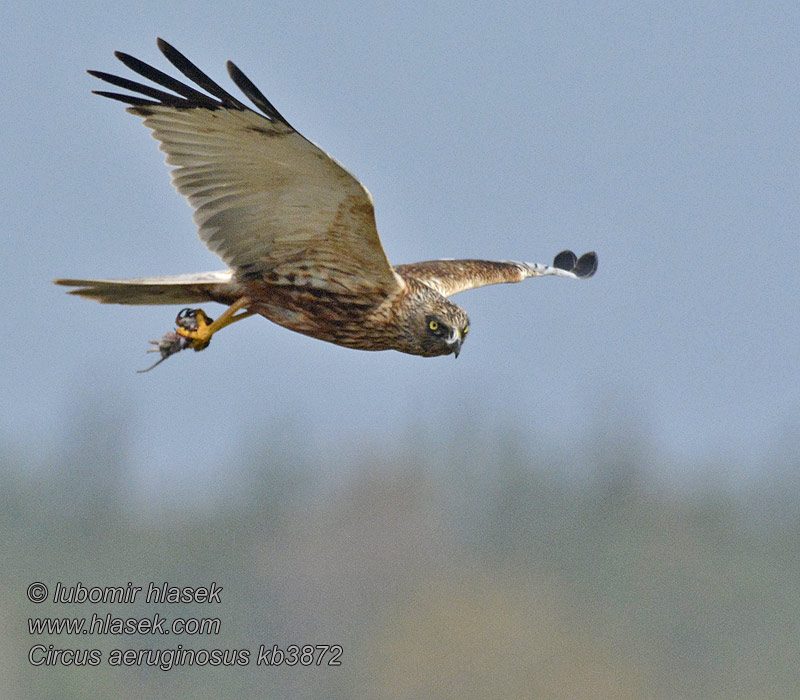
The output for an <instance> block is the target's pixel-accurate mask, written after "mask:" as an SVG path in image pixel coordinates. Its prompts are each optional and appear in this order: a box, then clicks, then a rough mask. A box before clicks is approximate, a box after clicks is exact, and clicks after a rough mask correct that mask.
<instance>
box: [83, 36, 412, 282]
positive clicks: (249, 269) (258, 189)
mask: <svg viewBox="0 0 800 700" xmlns="http://www.w3.org/2000/svg"><path fill="white" fill-rule="evenodd" d="M158 47H159V48H160V49H161V51H162V53H163V54H164V55H165V56H166V57H167V59H169V61H170V62H171V63H172V64H173V65H174V66H175V67H176V68H177V69H178V70H179V71H180V72H181V73H183V75H184V76H186V77H187V78H188V79H189V80H191V81H192V82H194V83H195V84H196V85H197V86H198V87H200V88H202V89H203V90H205V91H206V92H207V93H209V94H205V93H204V92H200V91H199V90H196V89H195V88H193V87H190V86H189V85H186V84H184V83H182V82H180V81H179V80H176V79H175V78H172V77H171V76H169V75H167V74H166V73H163V72H161V71H160V70H157V69H156V68H153V67H151V66H149V65H147V64H146V63H143V62H142V61H140V60H139V59H136V58H134V57H133V56H129V55H128V54H124V53H121V52H116V53H115V55H116V57H117V58H119V60H120V61H122V62H123V63H124V64H125V65H126V66H127V67H128V68H130V69H131V70H133V71H135V72H136V73H138V74H139V75H141V76H143V77H145V78H147V79H148V80H150V81H152V82H153V83H156V84H157V85H159V86H160V87H162V88H166V89H167V90H170V91H171V92H166V91H165V90H162V89H159V88H155V87H153V86H151V85H144V84H142V83H138V82H135V81H133V80H129V79H127V78H121V77H118V76H115V75H110V74H108V73H102V72H99V71H89V73H90V74H92V75H93V76H95V77H97V78H100V79H101V80H104V81H106V82H108V83H111V84H112V85H115V86H117V87H120V88H123V89H125V90H129V91H132V92H135V93H138V95H125V94H121V93H116V92H105V91H97V94H99V95H103V96H104V97H110V98H112V99H115V100H120V101H121V102H125V103H126V104H129V105H131V106H130V107H128V110H127V111H128V112H130V113H131V114H135V115H137V116H140V117H143V118H144V124H145V126H147V127H149V128H150V129H152V130H153V136H154V137H155V138H156V139H158V140H159V141H160V142H161V146H160V148H161V150H162V151H164V152H165V153H166V154H167V158H166V162H167V164H168V165H173V166H175V169H174V170H172V172H171V176H172V182H173V184H174V186H175V188H176V189H177V190H178V192H180V193H181V194H182V195H184V196H185V197H186V198H187V199H188V200H189V203H190V204H191V205H192V207H194V209H195V213H194V220H195V223H196V224H197V225H198V227H199V235H200V238H201V239H202V240H203V241H204V242H205V244H206V245H207V246H208V247H209V248H210V249H211V250H212V251H213V252H215V253H217V255H219V256H220V257H221V258H222V259H223V260H224V261H225V262H226V263H227V264H228V265H229V266H230V267H231V268H232V269H233V270H234V271H235V272H236V273H238V275H239V276H240V277H243V278H248V279H257V278H259V277H261V276H262V275H269V276H271V277H272V278H273V279H289V280H293V282H292V283H294V284H303V283H304V280H305V283H306V284H312V285H314V286H317V287H328V288H330V289H331V290H332V291H337V292H351V293H352V292H357V291H361V290H372V291H374V290H376V289H381V290H391V289H392V288H396V287H397V286H398V285H402V284H403V283H402V280H400V279H399V278H398V277H397V275H395V273H394V272H393V270H392V267H391V265H390V264H389V261H388V260H387V258H386V254H385V252H384V250H383V247H382V246H381V242H380V239H379V238H378V232H377V229H376V226H375V214H374V210H373V206H372V198H371V196H370V194H369V192H368V191H367V190H366V188H365V187H364V186H363V185H362V184H361V183H360V182H358V180H356V178H355V177H353V175H351V174H350V173H349V172H348V171H347V170H345V169H344V168H343V167H342V166H341V165H339V164H338V163H337V162H336V161H335V160H334V159H333V158H331V157H330V156H329V155H328V154H327V153H325V152H324V151H323V150H321V149H320V148H318V147H317V146H316V145H314V144H313V143H311V141H308V140H307V139H305V138H304V137H303V136H301V135H300V134H299V133H297V132H296V131H295V130H294V129H293V128H292V127H291V126H290V124H289V123H288V122H287V121H286V119H284V118H283V116H281V114H280V113H279V112H278V111H277V110H276V109H275V108H274V107H273V106H272V104H270V102H269V100H267V98H266V97H264V95H263V94H262V93H261V91H260V90H259V89H258V88H257V87H256V86H255V85H254V84H253V83H252V82H251V81H250V80H249V78H247V77H246V76H245V75H244V73H242V72H241V71H240V70H239V69H238V68H237V67H236V66H235V65H234V64H233V63H231V62H230V61H229V62H228V64H227V67H228V73H229V74H230V77H231V78H232V80H233V81H234V83H236V85H237V86H238V87H239V88H240V89H241V91H242V92H243V93H244V94H245V95H246V96H247V97H248V98H249V99H250V101H251V102H252V103H253V104H254V105H255V106H256V107H257V108H258V109H259V110H260V111H261V113H259V112H256V111H254V110H253V109H250V108H249V107H247V106H246V105H245V104H243V103H242V102H240V101H239V100H238V99H237V98H236V97H234V96H233V95H230V94H229V93H228V92H226V91H225V90H224V89H223V88H221V87H220V86H219V85H217V84H216V83H215V82H214V81H213V80H211V78H209V77H208V76H207V75H206V74H205V73H203V72H202V71H201V70H200V69H199V68H197V67H196V66H195V65H194V64H192V63H191V62H190V61H189V60H188V59H186V58H185V57H184V56H183V55H182V54H181V53H179V52H178V51H177V50H176V49H175V48H173V47H172V46H170V45H169V44H168V43H167V42H165V41H163V40H162V39H159V40H158ZM173 93H175V94H173ZM209 95H210V96H209Z"/></svg>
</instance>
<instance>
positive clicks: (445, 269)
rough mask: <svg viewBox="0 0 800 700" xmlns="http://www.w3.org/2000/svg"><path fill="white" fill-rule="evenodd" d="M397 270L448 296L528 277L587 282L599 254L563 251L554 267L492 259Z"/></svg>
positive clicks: (423, 264) (440, 262)
mask: <svg viewBox="0 0 800 700" xmlns="http://www.w3.org/2000/svg"><path fill="white" fill-rule="evenodd" d="M394 269H395V270H396V271H397V273H398V274H399V275H401V276H402V277H413V278H414V279H417V280H419V281H420V282H422V283H424V284H427V285H428V286H429V287H432V288H433V289H435V290H436V291H437V292H439V293H440V294H442V295H444V296H446V297H449V296H451V295H453V294H457V293H458V292H463V291H465V290H467V289H474V288H475V287H485V286H486V285H488V284H503V283H506V282H522V280H524V279H528V277H541V276H544V275H556V276H558V277H572V278H573V279H586V278H587V277H591V276H592V275H593V274H594V273H595V272H596V271H597V253H585V254H584V255H581V257H580V258H578V257H577V256H576V255H575V253H573V252H572V251H571V250H564V251H562V252H560V253H559V254H558V255H556V257H555V259H554V260H553V264H552V265H542V264H540V263H526V262H508V261H492V260H429V261H427V262H418V263H410V264H409V265H396V266H395V268H394Z"/></svg>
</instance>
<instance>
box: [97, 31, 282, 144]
mask: <svg viewBox="0 0 800 700" xmlns="http://www.w3.org/2000/svg"><path fill="white" fill-rule="evenodd" d="M156 43H157V45H158V48H159V50H160V51H161V52H162V53H163V54H164V56H165V57H166V58H167V60H168V61H169V62H170V63H171V64H172V65H173V66H175V68H177V69H178V70H179V71H180V72H181V73H182V74H183V75H184V76H186V77H187V78H188V79H189V80H191V81H192V82H194V83H195V84H196V85H197V86H198V87H201V88H203V89H204V90H206V91H207V92H208V93H210V95H207V94H206V93H204V92H200V91H199V90H196V89H195V88H193V87H190V86H189V85H187V84H185V83H183V82H181V81H180V80H178V79H176V78H173V77H172V76H171V75H168V74H167V73H164V72H163V71H161V70H159V69H158V68H154V67H153V66H151V65H148V64H147V63H145V62H144V61H141V60H140V59H138V58H136V57H135V56H131V55H130V54H127V53H125V52H124V51H115V52H114V56H116V58H117V59H119V60H120V61H121V62H122V63H123V64H124V65H125V66H126V67H128V68H129V69H130V70H132V71H133V72H134V73H137V74H138V75H141V76H142V77H144V78H146V79H147V80H150V81H152V82H154V83H156V84H157V85H159V86H161V87H162V88H166V89H167V90H170V91H171V92H164V91H163V90H159V89H158V88H155V87H151V86H150V85H145V84H143V83H139V82H136V81H134V80H129V79H128V78H122V77H120V76H116V75H112V74H111V73H105V72H103V71H97V70H89V71H87V72H88V73H89V75H91V76H93V77H95V78H98V79H100V80H103V81H105V82H107V83H110V84H112V85H115V86H116V87H120V88H123V89H124V90H130V91H131V92H134V93H139V94H138V95H125V94H122V93H118V92H108V91H105V90H93V91H92V92H94V94H96V95H101V96H102V97H108V98H110V99H112V100H118V101H120V102H124V103H126V104H128V105H131V106H133V107H134V108H141V111H136V113H137V114H140V115H147V114H152V110H147V108H148V107H158V106H166V107H173V108H175V109H195V108H204V109H212V110H215V109H222V108H225V109H235V110H242V111H245V110H246V111H250V112H251V111H252V110H251V108H250V107H248V106H247V105H245V104H244V103H243V102H241V101H240V100H238V99H237V98H236V97H234V96H233V95H231V94H230V93H229V92H227V91H226V90H224V89H223V88H222V87H220V86H219V85H218V84H217V83H216V82H214V81H213V80H212V79H211V78H210V77H209V76H208V75H206V74H205V73H204V72H203V71H201V70H200V69H199V68H198V67H197V66H196V65H195V64H194V63H192V62H191V61H190V60H189V59H188V58H186V56H184V55H183V54H182V53H181V52H180V51H178V50H177V49H176V48H175V47H174V46H172V44H170V43H169V42H167V41H165V40H164V39H162V38H160V37H159V38H158V39H157V40H156ZM227 66H228V73H229V74H230V76H231V79H232V80H233V82H234V83H235V84H236V85H237V87H239V89H241V90H242V92H243V93H244V94H245V96H247V98H248V99H250V100H251V101H252V102H253V104H254V105H255V106H256V107H257V108H258V109H259V110H261V112H262V115H261V116H264V117H266V118H267V119H269V120H270V121H273V122H280V123H282V124H284V125H286V126H287V127H288V128H290V129H292V126H291V125H290V124H289V122H287V121H286V119H285V118H284V117H283V115H282V114H281V113H280V112H278V110H277V109H275V107H274V106H273V104H272V103H271V102H270V101H269V100H268V99H267V98H266V97H265V96H264V94H263V93H262V92H261V91H260V90H259V89H258V88H257V87H256V86H255V85H254V84H253V82H252V81H251V80H250V79H249V78H248V77H247V76H246V75H245V74H244V73H243V72H242V71H241V70H240V69H239V68H238V67H237V66H236V65H235V64H233V63H232V62H231V61H228V64H227ZM173 93H175V94H173ZM148 98H149V99H148Z"/></svg>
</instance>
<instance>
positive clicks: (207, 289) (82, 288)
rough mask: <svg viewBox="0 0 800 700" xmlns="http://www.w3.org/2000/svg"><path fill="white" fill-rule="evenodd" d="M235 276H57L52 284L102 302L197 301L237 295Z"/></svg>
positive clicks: (150, 302)
mask: <svg viewBox="0 0 800 700" xmlns="http://www.w3.org/2000/svg"><path fill="white" fill-rule="evenodd" d="M232 276H233V273H231V271H230V270H223V271H220V272H193V273H189V274H186V275H171V276H168V277H140V278H137V279H121V280H115V279H111V280H103V279H100V280H78V279H57V280H53V283H54V284H62V285H64V286H65V287H76V289H73V290H72V291H70V292H69V293H70V294H77V295H78V296H80V297H86V298H87V299H94V300H95V301H99V302H100V303H101V304H143V305H147V304H195V303H199V302H204V301H209V300H212V301H225V300H226V298H227V297H232V296H234V294H233V287H234V283H233V282H232Z"/></svg>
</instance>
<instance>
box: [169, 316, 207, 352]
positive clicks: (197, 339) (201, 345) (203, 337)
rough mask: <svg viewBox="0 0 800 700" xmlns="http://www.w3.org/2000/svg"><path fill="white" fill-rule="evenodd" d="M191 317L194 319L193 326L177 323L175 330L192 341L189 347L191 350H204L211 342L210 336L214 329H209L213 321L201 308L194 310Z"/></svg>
mask: <svg viewBox="0 0 800 700" xmlns="http://www.w3.org/2000/svg"><path fill="white" fill-rule="evenodd" d="M192 318H193V320H194V323H193V324H192V325H193V326H195V327H194V328H191V329H190V328H186V327H185V326H184V325H183V324H181V323H178V327H177V328H176V329H175V331H176V332H177V333H178V335H182V336H183V337H184V338H188V339H189V340H191V341H192V342H191V343H190V344H189V347H191V348H192V349H193V350H195V351H199V350H205V349H206V348H207V347H208V345H209V343H210V342H211V336H212V335H214V331H213V330H212V329H211V324H212V323H213V321H212V320H211V319H210V318H209V317H208V316H206V314H205V312H204V311H203V310H202V309H197V310H196V311H194V313H193V314H192Z"/></svg>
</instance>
